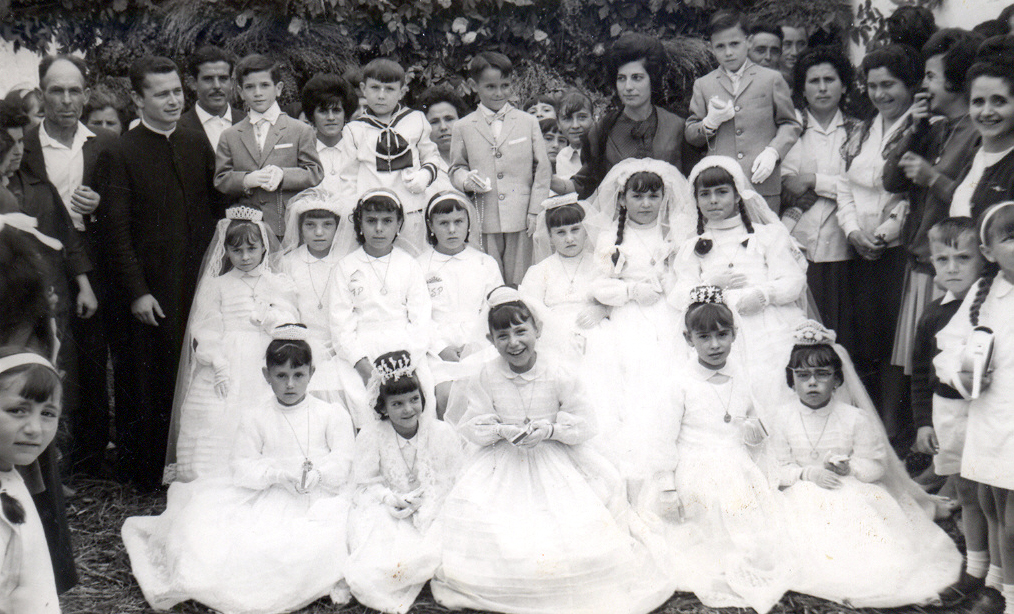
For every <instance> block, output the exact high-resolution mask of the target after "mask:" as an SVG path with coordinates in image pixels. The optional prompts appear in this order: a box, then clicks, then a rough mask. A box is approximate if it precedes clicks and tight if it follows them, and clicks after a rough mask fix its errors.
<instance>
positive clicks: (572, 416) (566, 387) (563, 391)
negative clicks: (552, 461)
mask: <svg viewBox="0 0 1014 614" xmlns="http://www.w3.org/2000/svg"><path fill="white" fill-rule="evenodd" d="M553 379H554V380H555V384H556V390H557V396H558V398H559V401H560V410H559V411H558V412H557V413H556V422H555V424H554V425H553V439H554V440H556V441H559V442H560V443H565V444H567V445H571V446H572V445H576V444H579V443H583V442H585V441H588V440H589V439H591V438H592V437H593V436H594V435H595V433H596V432H597V430H598V429H597V427H596V424H595V413H594V411H592V407H591V403H590V402H589V400H588V396H587V395H586V394H585V391H584V387H583V386H582V385H581V382H580V380H579V379H578V378H577V377H576V376H575V375H574V374H572V373H570V372H569V371H567V370H566V369H564V368H562V367H557V368H555V369H553Z"/></svg>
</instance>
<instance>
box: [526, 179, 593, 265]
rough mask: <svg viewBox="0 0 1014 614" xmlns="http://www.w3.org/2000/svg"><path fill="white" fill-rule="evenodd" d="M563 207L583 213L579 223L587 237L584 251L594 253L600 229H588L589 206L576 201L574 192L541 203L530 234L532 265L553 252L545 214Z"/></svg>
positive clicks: (589, 221)
mask: <svg viewBox="0 0 1014 614" xmlns="http://www.w3.org/2000/svg"><path fill="white" fill-rule="evenodd" d="M564 205H577V206H578V207H581V209H582V210H583V211H584V221H583V222H581V223H582V225H584V227H585V234H587V235H588V238H587V240H586V241H585V243H584V251H586V252H594V251H595V241H596V239H598V231H599V230H601V229H600V228H594V229H593V228H590V227H589V223H591V217H592V215H591V214H592V211H591V206H590V205H589V204H588V203H587V202H582V201H580V200H578V198H577V193H576V192H570V193H569V194H561V195H559V196H553V197H550V198H547V199H546V200H544V201H542V210H541V211H539V215H538V216H536V218H535V232H534V233H532V244H533V247H532V264H538V263H539V262H542V261H543V260H545V259H546V258H548V257H549V256H551V255H552V254H553V252H554V251H555V250H554V249H553V245H552V243H551V242H550V240H549V227H548V226H547V225H546V212H548V211H549V210H550V209H556V208H558V207H562V206H564Z"/></svg>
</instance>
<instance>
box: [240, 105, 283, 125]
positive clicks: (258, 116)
mask: <svg viewBox="0 0 1014 614" xmlns="http://www.w3.org/2000/svg"><path fill="white" fill-rule="evenodd" d="M281 115H282V108H281V107H279V106H278V102H272V103H271V106H270V107H268V110H267V111H265V112H263V113H258V112H257V111H254V110H253V109H250V113H248V114H247V116H248V117H249V118H250V123H251V124H253V125H255V126H256V125H257V122H259V121H260V120H262V119H266V120H268V123H269V124H271V125H272V126H274V125H275V122H277V121H278V118H279V117H281Z"/></svg>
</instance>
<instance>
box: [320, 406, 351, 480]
mask: <svg viewBox="0 0 1014 614" xmlns="http://www.w3.org/2000/svg"><path fill="white" fill-rule="evenodd" d="M321 403H322V404H324V405H328V407H327V412H326V415H327V417H328V418H327V423H326V426H325V431H324V435H325V439H326V441H327V447H328V449H329V450H330V452H328V453H327V454H325V455H324V456H322V457H319V458H313V459H310V460H311V461H312V462H313V466H314V467H315V468H316V469H317V470H318V471H320V476H321V483H322V484H323V485H324V486H325V487H326V488H327V489H329V490H331V491H332V492H337V491H338V490H339V489H341V487H342V486H344V485H345V484H347V483H348V481H349V477H350V474H351V471H352V462H353V454H354V450H355V429H354V428H353V427H352V418H351V417H349V412H348V411H346V410H345V408H344V407H342V406H341V405H337V404H335V405H330V404H327V403H324V402H323V401H321Z"/></svg>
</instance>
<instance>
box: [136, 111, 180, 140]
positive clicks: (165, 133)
mask: <svg viewBox="0 0 1014 614" xmlns="http://www.w3.org/2000/svg"><path fill="white" fill-rule="evenodd" d="M141 125H143V126H144V127H145V128H147V129H148V130H151V131H152V132H154V133H155V134H161V135H162V136H164V137H165V138H169V135H171V134H172V133H173V132H175V131H176V124H173V128H172V130H168V131H166V130H159V129H158V128H156V127H155V126H152V125H151V124H149V123H148V120H147V119H145V117H144V116H143V115H142V116H141Z"/></svg>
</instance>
